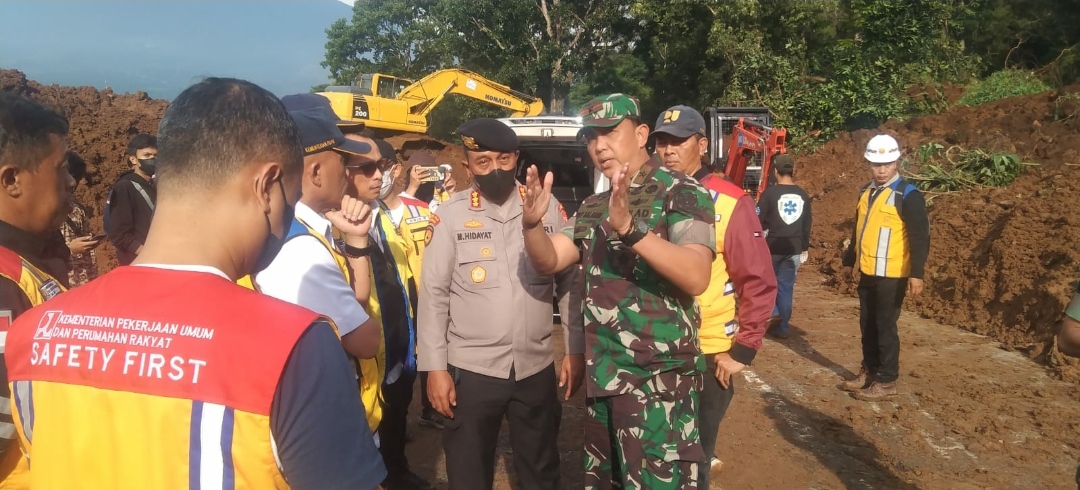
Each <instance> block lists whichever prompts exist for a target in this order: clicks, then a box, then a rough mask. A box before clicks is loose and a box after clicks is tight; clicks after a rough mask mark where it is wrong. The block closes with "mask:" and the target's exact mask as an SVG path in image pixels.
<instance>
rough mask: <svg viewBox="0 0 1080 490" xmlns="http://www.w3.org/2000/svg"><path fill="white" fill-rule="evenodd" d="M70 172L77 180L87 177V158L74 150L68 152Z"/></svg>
mask: <svg viewBox="0 0 1080 490" xmlns="http://www.w3.org/2000/svg"><path fill="white" fill-rule="evenodd" d="M67 162H68V173H69V174H71V178H73V179H75V181H76V182H78V181H80V180H84V179H86V160H83V157H81V156H79V154H78V153H75V152H73V151H69V152H68V156H67Z"/></svg>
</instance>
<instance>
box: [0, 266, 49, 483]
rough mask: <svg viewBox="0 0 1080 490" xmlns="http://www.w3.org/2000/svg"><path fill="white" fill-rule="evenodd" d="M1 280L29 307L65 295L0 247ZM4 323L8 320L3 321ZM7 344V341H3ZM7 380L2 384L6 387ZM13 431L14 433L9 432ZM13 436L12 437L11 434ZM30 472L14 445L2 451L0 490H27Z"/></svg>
mask: <svg viewBox="0 0 1080 490" xmlns="http://www.w3.org/2000/svg"><path fill="white" fill-rule="evenodd" d="M0 277H5V278H7V279H10V280H11V281H13V282H14V283H15V284H18V285H19V289H21V290H22V292H23V294H25V295H26V297H27V298H28V299H29V300H30V306H37V305H40V304H42V303H44V302H46V301H48V300H50V299H52V298H53V297H55V296H56V295H58V294H60V293H62V292H63V291H64V286H62V285H61V284H60V282H59V281H57V280H56V279H54V278H53V277H52V276H50V275H48V274H46V273H45V272H42V270H41V269H38V268H37V267H34V265H33V264H31V263H30V262H29V261H27V260H26V259H24V258H22V257H21V256H19V254H17V253H15V252H13V251H11V250H9V249H7V248H4V247H0ZM4 321H5V323H6V322H7V321H8V319H6V318H5V319H4ZM9 328H10V325H6V324H5V325H3V328H2V329H0V338H6V337H7V334H8V329H9ZM5 342H6V341H5ZM7 381H8V380H6V379H5V380H3V382H5V383H7ZM11 430H13V429H11ZM10 436H12V437H13V436H14V434H10ZM29 471H30V468H29V467H27V465H26V458H24V457H23V455H22V452H21V451H20V450H19V448H18V447H16V445H15V444H14V443H12V444H11V445H9V446H8V448H7V450H5V451H4V455H3V458H2V459H0V490H7V489H9V488H29V487H30V473H29Z"/></svg>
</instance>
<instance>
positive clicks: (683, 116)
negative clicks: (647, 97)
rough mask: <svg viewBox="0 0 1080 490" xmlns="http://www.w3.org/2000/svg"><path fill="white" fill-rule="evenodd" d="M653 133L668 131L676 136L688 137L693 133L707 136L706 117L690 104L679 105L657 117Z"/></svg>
mask: <svg viewBox="0 0 1080 490" xmlns="http://www.w3.org/2000/svg"><path fill="white" fill-rule="evenodd" d="M653 127H654V128H656V129H654V130H653V132H652V134H654V135H655V134H656V133H667V134H670V135H672V136H674V137H676V138H686V137H688V136H690V135H692V134H700V135H702V136H705V118H704V117H701V113H700V112H698V111H697V110H696V109H694V108H693V107H690V106H685V105H677V106H674V107H671V108H669V109H668V110H666V111H664V112H663V113H661V114H660V117H658V118H656V125H655V126H653Z"/></svg>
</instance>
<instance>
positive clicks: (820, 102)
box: [324, 0, 1080, 150]
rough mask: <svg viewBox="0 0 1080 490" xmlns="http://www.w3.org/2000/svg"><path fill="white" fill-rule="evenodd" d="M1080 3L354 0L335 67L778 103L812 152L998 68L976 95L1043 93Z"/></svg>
mask: <svg viewBox="0 0 1080 490" xmlns="http://www.w3.org/2000/svg"><path fill="white" fill-rule="evenodd" d="M1075 6H1076V2H1075V1H1068V2H1065V1H1059V0H1008V1H1007V0H905V1H897V0H814V1H806V0H769V1H762V0H680V1H677V2H672V1H670V0H630V1H628V2H613V1H605V0H576V1H575V0H473V1H468V2H462V1H459V0H358V1H357V2H356V4H355V6H354V8H353V16H352V19H350V20H349V21H345V20H342V21H338V22H336V23H334V25H332V26H331V27H330V29H328V30H327V34H328V42H327V55H326V61H325V62H324V66H326V67H327V68H328V69H329V70H330V72H331V74H332V77H333V79H334V80H335V81H336V82H337V83H344V82H349V81H351V80H352V79H353V78H354V77H355V76H356V75H358V74H360V73H365V72H373V71H378V72H383V73H388V74H393V75H398V76H407V77H413V78H416V77H419V76H422V75H424V74H427V73H430V72H431V71H433V70H436V69H439V68H445V67H449V66H462V67H465V68H467V69H470V70H473V71H476V72H478V73H480V74H482V75H484V76H487V77H489V78H492V79H493V80H496V81H498V82H500V83H504V84H507V85H510V86H511V87H513V88H515V89H517V90H521V91H523V92H526V93H531V94H535V95H537V96H539V97H541V98H542V99H543V100H544V102H545V104H546V105H547V107H548V109H549V111H550V112H553V113H569V112H572V111H573V110H574V109H577V108H578V107H580V105H581V104H583V103H584V102H585V101H587V100H588V99H589V98H591V97H592V96H595V95H599V94H603V93H610V92H625V93H629V94H632V95H635V96H637V97H638V98H639V99H640V100H641V102H642V109H643V112H644V114H643V115H644V116H645V119H646V120H650V119H652V118H654V117H655V116H656V115H657V114H658V113H659V112H660V111H662V110H664V109H665V108H667V107H669V106H671V105H675V104H689V105H692V106H695V107H700V108H703V107H706V106H709V105H724V106H767V107H769V109H770V110H771V111H772V114H773V116H774V120H775V124H776V125H780V126H784V127H787V128H788V130H789V134H790V139H789V142H790V144H791V146H792V147H793V148H792V149H793V150H800V149H805V148H810V147H813V146H815V145H818V144H820V143H821V142H822V141H824V140H827V139H829V138H831V137H832V136H833V135H835V134H836V133H837V132H839V131H845V130H853V129H858V128H870V127H876V126H877V125H879V124H881V123H882V122H884V121H885V120H887V119H890V118H908V117H917V116H920V115H923V114H928V113H934V112H940V111H942V110H944V109H946V108H947V107H948V100H946V98H945V97H944V95H943V91H942V90H941V88H942V87H943V86H945V85H952V86H960V85H967V84H970V83H971V82H972V81H973V80H977V79H979V78H982V77H985V76H987V75H990V74H991V73H993V72H995V71H997V70H1000V69H1001V68H1002V67H1005V68H1010V67H1012V68H1016V69H1018V70H1025V71H1014V70H1006V71H1004V72H1001V73H994V74H993V75H991V76H990V77H989V78H988V79H987V80H986V81H985V82H982V83H979V84H977V85H978V86H977V87H975V88H973V89H972V90H971V91H969V93H968V94H965V100H964V102H965V103H972V104H975V103H982V102H984V101H986V100H992V99H995V98H1000V97H1002V96H1005V95H1006V94H1021V93H1031V91H1038V90H1045V89H1046V85H1045V84H1042V82H1039V81H1038V80H1037V78H1042V79H1043V80H1054V81H1057V82H1059V83H1060V82H1071V81H1072V80H1074V79H1075V77H1076V76H1077V75H1080V44H1078V43H1080V29H1076V28H1075V26H1076V25H1077V24H1078V23H1080V9H1077V8H1075ZM1040 67H1042V68H1040ZM1036 69H1038V70H1037V71H1036ZM1033 71H1034V72H1035V73H1036V74H1037V75H1039V77H1035V76H1032V75H1030V73H1032V72H1033ZM1024 74H1027V75H1024ZM1070 77H1072V78H1070ZM448 101H449V99H448ZM564 103H565V104H566V105H564ZM1063 104H1064V105H1063V107H1066V108H1071V107H1074V105H1069V104H1066V103H1065V102H1063ZM448 107H451V106H448ZM1063 110H1064V109H1063ZM472 113H473V112H468V114H472ZM466 115H467V114H466V113H461V114H458V115H457V116H451V115H447V116H445V117H447V118H449V119H452V118H453V117H458V118H459V119H460V118H463V117H465V116H466ZM1063 116H1066V117H1067V116H1068V114H1064V115H1063Z"/></svg>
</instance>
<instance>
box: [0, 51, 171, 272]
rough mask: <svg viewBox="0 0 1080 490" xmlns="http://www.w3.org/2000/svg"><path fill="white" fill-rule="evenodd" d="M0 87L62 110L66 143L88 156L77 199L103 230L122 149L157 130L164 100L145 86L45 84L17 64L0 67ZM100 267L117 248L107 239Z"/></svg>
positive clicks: (121, 167) (111, 263)
mask: <svg viewBox="0 0 1080 490" xmlns="http://www.w3.org/2000/svg"><path fill="white" fill-rule="evenodd" d="M0 91H5V92H14V93H16V94H19V95H24V96H26V97H29V98H31V99H34V100H37V101H39V102H41V103H43V104H45V105H47V106H49V107H51V108H53V109H55V110H57V111H59V112H61V113H63V114H65V115H66V116H67V118H68V121H69V123H70V127H71V129H70V131H69V133H68V139H67V141H68V147H69V148H71V150H73V151H75V152H76V153H78V154H79V155H82V157H83V158H84V159H85V160H86V166H87V172H88V176H87V180H88V183H87V184H84V185H80V186H79V188H78V189H77V190H76V191H75V197H76V199H78V201H79V202H81V203H83V204H84V205H86V206H88V207H90V208H91V209H92V210H93V216H92V218H91V219H92V223H93V228H94V232H95V233H103V232H104V227H103V225H102V220H101V216H102V211H103V210H104V208H105V198H106V197H107V195H108V193H109V189H110V188H111V187H112V185H113V183H115V182H116V179H117V177H119V176H120V174H122V173H124V172H126V171H127V170H128V165H127V164H126V163H125V160H126V159H125V158H124V152H125V151H126V150H127V144H128V141H129V140H130V139H131V137H132V136H134V135H135V134H137V133H149V134H155V133H157V125H158V121H159V120H160V119H161V116H162V115H163V114H164V113H165V108H166V107H167V106H168V102H167V101H164V100H156V99H151V98H150V96H148V95H147V94H146V93H145V92H136V93H134V94H122V95H117V94H114V93H113V92H112V90H110V89H105V90H97V89H95V88H93V87H61V86H59V85H51V86H45V85H41V84H39V83H37V82H34V81H32V80H27V79H26V75H24V74H23V73H22V72H20V71H16V70H0ZM97 250H98V251H97V257H98V268H99V269H100V270H101V271H102V272H104V271H107V270H109V269H111V268H113V267H115V266H116V252H115V249H113V247H112V245H111V244H109V243H108V242H106V243H104V244H102V245H101V246H100V247H98V249H97Z"/></svg>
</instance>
